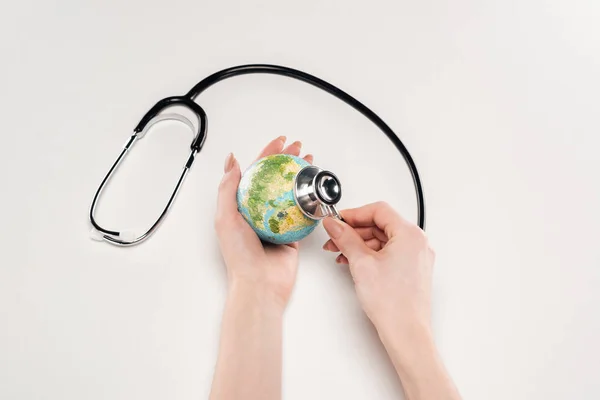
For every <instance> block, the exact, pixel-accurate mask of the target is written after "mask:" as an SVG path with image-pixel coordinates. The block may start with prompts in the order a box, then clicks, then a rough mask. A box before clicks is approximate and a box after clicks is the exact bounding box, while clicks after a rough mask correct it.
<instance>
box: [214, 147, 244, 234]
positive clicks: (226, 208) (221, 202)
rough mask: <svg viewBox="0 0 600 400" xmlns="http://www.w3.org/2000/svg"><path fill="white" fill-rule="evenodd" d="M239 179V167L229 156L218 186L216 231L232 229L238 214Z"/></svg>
mask: <svg viewBox="0 0 600 400" xmlns="http://www.w3.org/2000/svg"><path fill="white" fill-rule="evenodd" d="M240 179H241V171H240V165H239V163H238V162H237V160H236V159H235V157H234V156H233V154H229V155H228V156H227V159H226V160H225V175H223V179H222V180H221V184H220V185H219V194H218V199H217V215H216V221H215V223H216V225H217V231H219V230H221V229H223V230H227V229H229V228H231V227H232V224H233V222H234V221H235V217H236V215H237V213H238V207H237V188H238V185H239V183H240Z"/></svg>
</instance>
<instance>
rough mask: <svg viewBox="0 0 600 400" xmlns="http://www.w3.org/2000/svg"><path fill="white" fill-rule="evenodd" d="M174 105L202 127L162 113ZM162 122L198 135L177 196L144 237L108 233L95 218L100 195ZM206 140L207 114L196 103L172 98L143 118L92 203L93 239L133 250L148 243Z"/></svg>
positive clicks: (115, 232) (175, 189) (173, 194)
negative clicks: (185, 109)
mask: <svg viewBox="0 0 600 400" xmlns="http://www.w3.org/2000/svg"><path fill="white" fill-rule="evenodd" d="M189 103H192V104H194V105H195V106H196V107H194V108H193V109H192V107H190V104H189ZM174 105H184V106H186V107H188V108H190V109H192V111H194V113H195V115H196V116H197V118H198V127H197V128H196V127H194V124H193V123H192V121H190V120H189V119H188V118H186V117H185V116H183V115H181V114H175V113H169V114H167V113H161V111H163V110H165V109H166V108H168V107H171V106H174ZM162 121H177V122H180V123H182V124H184V125H186V126H187V127H188V128H189V129H190V130H191V131H192V133H194V140H193V141H192V144H191V145H190V154H189V156H188V159H187V161H186V163H185V165H184V167H183V170H182V172H181V175H180V176H179V180H178V181H177V184H176V185H175V188H174V189H173V192H172V193H171V196H170V198H169V201H168V202H167V204H166V206H165V208H164V209H163V211H162V212H161V214H160V215H159V217H158V218H157V220H156V221H155V222H154V223H153V224H152V226H151V227H150V228H149V229H148V230H147V231H146V232H144V233H143V234H141V235H136V234H135V233H134V232H132V231H129V230H128V231H113V230H108V229H105V228H102V227H101V226H100V225H99V224H98V222H97V221H96V219H95V218H94V214H95V210H96V206H97V203H98V200H99V197H100V194H101V193H102V190H103V189H104V186H105V185H106V183H107V182H108V181H109V180H110V178H111V176H112V175H113V173H114V172H115V171H116V169H117V168H118V166H119V164H120V163H121V161H123V159H124V158H125V156H126V155H127V154H128V153H129V150H130V149H131V148H132V147H133V145H134V144H135V143H136V142H137V141H139V140H141V139H143V138H144V136H145V135H146V133H147V132H148V131H149V130H150V129H151V128H152V127H153V126H154V125H156V124H158V123H159V122H162ZM205 138H206V114H205V113H204V110H202V108H201V107H200V106H199V105H197V104H196V103H194V102H193V101H190V100H189V99H187V98H174V97H171V98H167V99H163V100H161V101H160V102H158V103H157V105H155V106H154V107H153V108H152V109H150V111H148V112H147V113H146V115H145V116H144V118H142V120H141V121H140V123H139V124H138V126H137V127H136V128H135V130H134V132H133V134H132V135H131V137H130V138H129V140H128V141H127V143H126V144H125V147H124V148H123V150H122V151H121V153H120V154H119V157H118V158H117V160H116V161H115V162H114V164H113V165H112V167H111V168H110V170H109V171H108V173H107V174H106V176H105V177H104V179H103V180H102V183H101V184H100V186H99V187H98V190H97V191H96V194H95V196H94V199H93V201H92V205H91V207H90V222H91V224H92V226H93V230H92V232H91V237H92V239H94V240H105V241H107V242H109V243H112V244H115V245H118V246H131V245H134V244H137V243H139V242H141V241H143V240H144V239H146V238H148V237H149V236H150V235H151V234H152V232H154V230H156V228H158V226H159V224H160V223H161V222H162V220H163V219H164V218H165V216H166V215H167V213H168V211H169V209H170V208H171V205H172V204H173V201H174V200H175V197H176V196H177V193H178V192H179V189H180V187H181V184H182V183H183V181H184V179H185V177H186V175H187V173H188V171H189V169H190V168H191V167H192V164H193V163H194V159H195V156H196V154H197V153H198V151H199V150H200V149H201V148H202V145H203V144H204V141H205Z"/></svg>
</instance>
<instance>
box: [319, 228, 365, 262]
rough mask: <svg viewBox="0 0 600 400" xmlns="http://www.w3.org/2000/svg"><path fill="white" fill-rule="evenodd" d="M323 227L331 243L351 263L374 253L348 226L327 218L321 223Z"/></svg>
mask: <svg viewBox="0 0 600 400" xmlns="http://www.w3.org/2000/svg"><path fill="white" fill-rule="evenodd" d="M323 226H324V228H325V230H326V231H327V234H328V235H329V237H330V238H331V240H332V241H333V243H335V245H336V246H337V248H338V249H339V250H340V251H341V252H342V253H344V255H345V256H346V257H347V258H348V260H350V261H352V260H353V259H357V258H359V257H361V256H365V255H371V254H372V253H374V252H373V250H371V249H370V248H369V247H368V246H367V245H366V244H365V241H364V240H363V239H362V238H361V237H360V235H359V234H358V233H357V232H356V231H355V230H354V229H353V228H352V227H351V226H349V225H348V224H346V223H344V222H342V221H339V220H336V219H333V218H331V217H327V218H325V220H324V221H323Z"/></svg>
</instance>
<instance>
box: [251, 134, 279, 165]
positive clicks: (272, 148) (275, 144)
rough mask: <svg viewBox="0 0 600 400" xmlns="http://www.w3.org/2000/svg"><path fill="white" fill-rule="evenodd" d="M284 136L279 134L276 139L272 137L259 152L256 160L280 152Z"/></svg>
mask: <svg viewBox="0 0 600 400" xmlns="http://www.w3.org/2000/svg"><path fill="white" fill-rule="evenodd" d="M285 140H286V137H285V136H279V137H278V138H277V139H273V140H272V141H271V142H270V143H269V144H268V145H266V147H265V148H264V149H263V150H262V151H261V152H260V154H259V155H258V157H257V160H258V159H260V158H263V157H266V156H271V155H273V154H279V153H281V150H283V146H284V145H285Z"/></svg>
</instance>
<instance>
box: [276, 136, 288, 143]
mask: <svg viewBox="0 0 600 400" xmlns="http://www.w3.org/2000/svg"><path fill="white" fill-rule="evenodd" d="M277 140H279V141H280V142H281V143H285V141H286V140H287V137H286V136H279V137H278V138H277Z"/></svg>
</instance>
